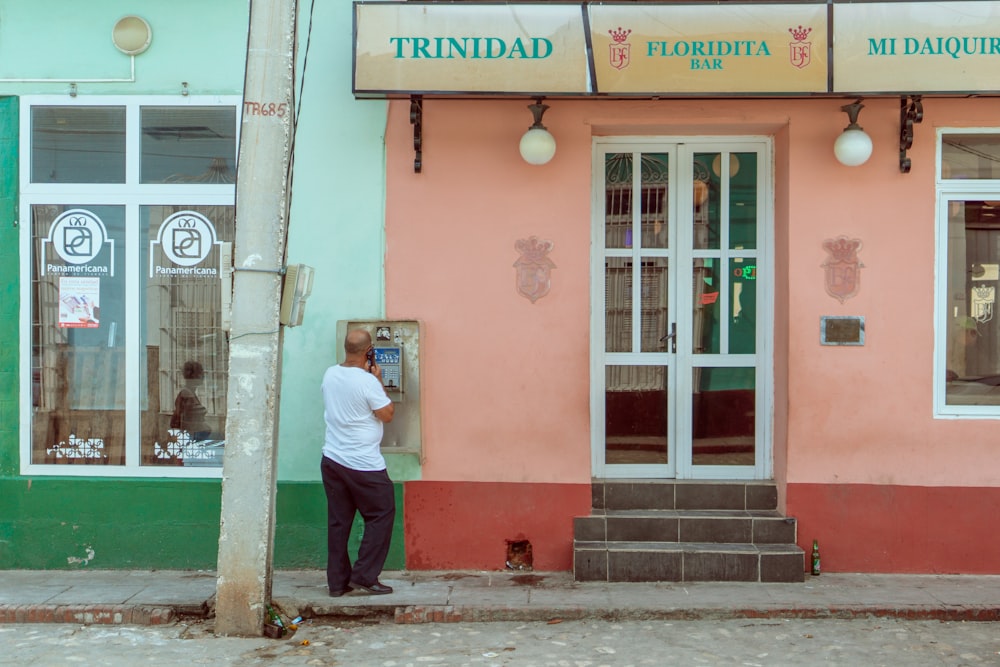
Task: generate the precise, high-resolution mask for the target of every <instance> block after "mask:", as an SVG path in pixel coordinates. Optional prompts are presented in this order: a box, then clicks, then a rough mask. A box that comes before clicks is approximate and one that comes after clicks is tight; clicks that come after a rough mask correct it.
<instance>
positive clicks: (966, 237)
mask: <svg viewBox="0 0 1000 667" xmlns="http://www.w3.org/2000/svg"><path fill="white" fill-rule="evenodd" d="M948 228H949V233H948V300H949V303H948V306H947V308H948V311H947V323H948V324H947V337H948V338H947V343H946V371H945V382H946V392H945V393H946V402H947V403H948V404H949V405H1000V327H998V326H997V321H996V317H995V313H996V292H997V285H998V284H1000V200H998V201H992V200H987V201H953V202H949V205H948Z"/></svg>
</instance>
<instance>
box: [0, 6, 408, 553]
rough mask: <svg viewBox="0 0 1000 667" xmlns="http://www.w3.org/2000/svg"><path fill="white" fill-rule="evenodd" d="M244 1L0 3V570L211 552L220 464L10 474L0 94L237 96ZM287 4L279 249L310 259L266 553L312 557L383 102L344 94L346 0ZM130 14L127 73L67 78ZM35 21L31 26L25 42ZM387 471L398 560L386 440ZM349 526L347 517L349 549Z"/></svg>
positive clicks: (93, 64) (374, 202)
mask: <svg viewBox="0 0 1000 667" xmlns="http://www.w3.org/2000/svg"><path fill="white" fill-rule="evenodd" d="M248 8H249V3H248V2H247V0H213V1H212V2H208V3H206V2H203V1H202V0H169V1H167V0H147V1H144V2H142V3H138V4H136V3H135V2H131V1H129V0H88V2H86V3H82V4H81V3H67V2H66V0H4V1H3V2H2V3H0V290H2V292H0V293H2V295H3V298H2V299H0V336H2V338H0V340H3V341H4V342H3V344H2V345H0V569H3V568H8V569H9V568H16V569H24V568H82V567H89V568H102V569H105V568H107V569H113V568H163V569H166V568H181V569H214V568H215V565H216V557H217V547H218V533H219V509H220V508H219V502H220V488H221V487H220V484H221V483H220V481H219V480H165V479H142V480H140V479H111V478H103V477H102V478H93V477H58V478H54V477H39V476H32V477H25V476H21V475H20V457H19V447H20V442H19V430H18V423H19V419H20V414H19V407H18V399H19V383H20V382H21V378H20V377H19V373H18V370H19V360H18V353H19V343H18V340H19V336H18V327H19V298H20V293H19V271H20V267H19V264H20V257H19V254H18V245H19V241H18V239H19V234H20V232H19V230H18V229H17V227H15V226H14V224H13V222H12V221H14V220H16V219H17V214H16V208H15V207H16V202H17V193H16V188H17V183H18V179H17V165H18V157H17V140H18V120H17V109H18V102H17V99H16V98H15V97H10V98H4V97H3V96H5V95H10V96H15V95H40V94H59V95H62V94H66V93H67V92H68V90H69V82H70V81H78V84H77V89H78V94H79V95H80V96H99V95H142V94H172V93H178V94H179V93H180V90H181V82H183V81H186V82H188V89H189V91H190V93H191V94H192V95H202V94H218V95H230V94H240V93H241V92H242V84H243V69H244V55H245V47H246V29H247V25H248ZM299 8H300V13H301V16H300V20H299V29H300V31H301V32H300V51H299V59H298V61H299V76H300V78H301V80H300V85H299V87H298V93H299V94H300V102H301V114H300V116H299V123H298V134H297V137H296V158H295V177H294V186H293V187H294V193H293V199H292V213H291V218H290V227H289V236H288V258H289V262H292V263H305V264H309V265H311V266H313V267H314V268H315V269H316V275H315V282H314V286H313V291H312V295H311V296H310V298H309V301H308V305H307V308H306V316H305V322H304V324H303V325H302V326H301V327H296V328H293V329H289V330H287V331H286V334H285V346H284V352H283V353H284V361H283V369H282V371H283V373H282V391H281V415H280V435H279V447H278V479H279V482H278V494H277V510H276V520H277V525H276V531H275V552H274V565H275V567H277V568H310V567H317V568H321V567H324V565H325V558H326V516H325V513H326V507H325V503H326V499H325V495H324V493H323V487H322V484H321V482H320V475H319V461H320V456H321V453H320V452H321V448H322V444H323V442H322V441H323V408H322V401H321V399H320V393H319V383H320V380H321V378H322V373H323V370H324V369H325V368H326V366H327V365H329V364H330V363H333V362H334V359H335V346H337V345H339V344H340V343H339V342H338V341H336V340H335V338H336V325H337V321H338V320H343V319H372V318H378V317H382V316H383V315H384V297H383V295H384V278H383V275H384V267H383V256H384V239H383V233H382V230H383V215H384V201H385V164H384V143H383V135H384V132H385V123H386V104H385V102H381V101H376V100H366V101H356V100H355V99H354V98H353V96H352V94H351V62H352V44H351V37H352V35H351V28H352V11H353V9H352V5H351V3H349V2H343V3H341V2H328V3H299ZM310 9H314V10H315V13H314V15H313V16H311V17H310V16H309V14H308V13H309V11H310ZM133 13H134V14H138V15H139V16H142V17H143V18H145V19H146V20H147V21H148V22H149V23H150V25H151V27H152V33H153V39H152V44H151V47H150V49H149V50H148V51H147V52H146V53H143V54H141V55H138V56H136V57H135V81H133V82H127V81H126V82H122V81H117V82H115V81H104V82H85V81H83V80H84V79H101V78H104V79H120V78H127V77H129V76H130V59H129V57H128V56H126V55H124V54H122V53H120V52H119V51H118V50H117V49H115V48H114V46H113V44H112V43H111V38H110V36H111V31H112V27H113V26H114V24H115V22H117V20H118V19H119V18H121V17H122V16H124V15H127V14H133ZM310 25H311V28H312V34H311V35H309V34H307V32H306V31H307V30H308V29H309V28H310ZM42 33H44V34H45V35H46V39H43V40H40V39H38V35H39V34H42ZM307 43H308V45H309V54H308V61H306V45H307ZM29 79H47V80H46V81H35V80H31V81H29ZM67 99H68V98H67ZM389 472H390V475H391V476H392V478H393V479H394V480H395V481H396V482H397V507H398V513H397V520H396V527H395V529H394V533H395V535H394V539H393V546H392V550H391V552H390V554H389V559H388V562H387V564H386V567H387V568H389V569H400V568H403V567H405V554H404V544H403V532H402V517H403V491H402V485H401V484H399V483H400V482H402V481H405V480H408V479H418V478H419V475H420V465H419V460H418V459H417V458H416V457H413V456H391V457H389ZM248 511H253V508H248ZM358 539H359V533H358V532H356V533H355V535H354V537H353V538H352V548H353V549H356V548H357V541H358ZM91 551H92V552H93V556H92V557H91V556H90V555H89V554H90V552H91Z"/></svg>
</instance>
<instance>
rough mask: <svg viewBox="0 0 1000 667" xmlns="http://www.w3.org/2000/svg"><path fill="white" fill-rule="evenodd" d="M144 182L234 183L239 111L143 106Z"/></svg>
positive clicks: (213, 108)
mask: <svg viewBox="0 0 1000 667" xmlns="http://www.w3.org/2000/svg"><path fill="white" fill-rule="evenodd" d="M140 115H141V118H142V161H141V167H140V174H141V181H142V182H143V183H189V184H191V183H234V182H235V178H234V172H233V164H234V160H235V156H236V108H235V107H218V106H216V107H176V106H174V107H142V110H141V113H140Z"/></svg>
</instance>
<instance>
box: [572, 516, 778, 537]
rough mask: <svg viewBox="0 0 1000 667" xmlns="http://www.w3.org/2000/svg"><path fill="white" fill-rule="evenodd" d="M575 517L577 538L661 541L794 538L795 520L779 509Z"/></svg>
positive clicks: (574, 528)
mask: <svg viewBox="0 0 1000 667" xmlns="http://www.w3.org/2000/svg"><path fill="white" fill-rule="evenodd" d="M594 512H595V513H594V514H592V515H590V516H586V517H576V518H575V519H574V520H573V533H574V536H575V538H576V539H578V540H604V539H606V540H616V541H620V540H659V541H664V542H730V543H737V542H748V543H750V544H780V543H783V542H794V541H795V520H794V519H789V518H788V517H785V516H783V515H781V514H780V513H779V512H778V511H777V510H610V511H609V510H594Z"/></svg>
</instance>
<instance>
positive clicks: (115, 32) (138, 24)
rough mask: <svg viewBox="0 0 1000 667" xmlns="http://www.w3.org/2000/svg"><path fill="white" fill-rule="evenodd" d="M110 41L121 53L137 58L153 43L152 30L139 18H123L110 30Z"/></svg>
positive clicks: (144, 20)
mask: <svg viewBox="0 0 1000 667" xmlns="http://www.w3.org/2000/svg"><path fill="white" fill-rule="evenodd" d="M111 41H112V42H114V44H115V48H117V49H118V50H119V51H121V52H122V53H124V54H126V55H129V56H137V55H139V54H140V53H144V52H145V51H146V49H148V48H149V44H150V42H152V41H153V29H152V28H150V27H149V23H148V22H147V21H146V19H144V18H142V17H141V16H134V15H131V16H123V17H122V18H120V19H118V23H115V27H114V28H113V29H112V30H111Z"/></svg>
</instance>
